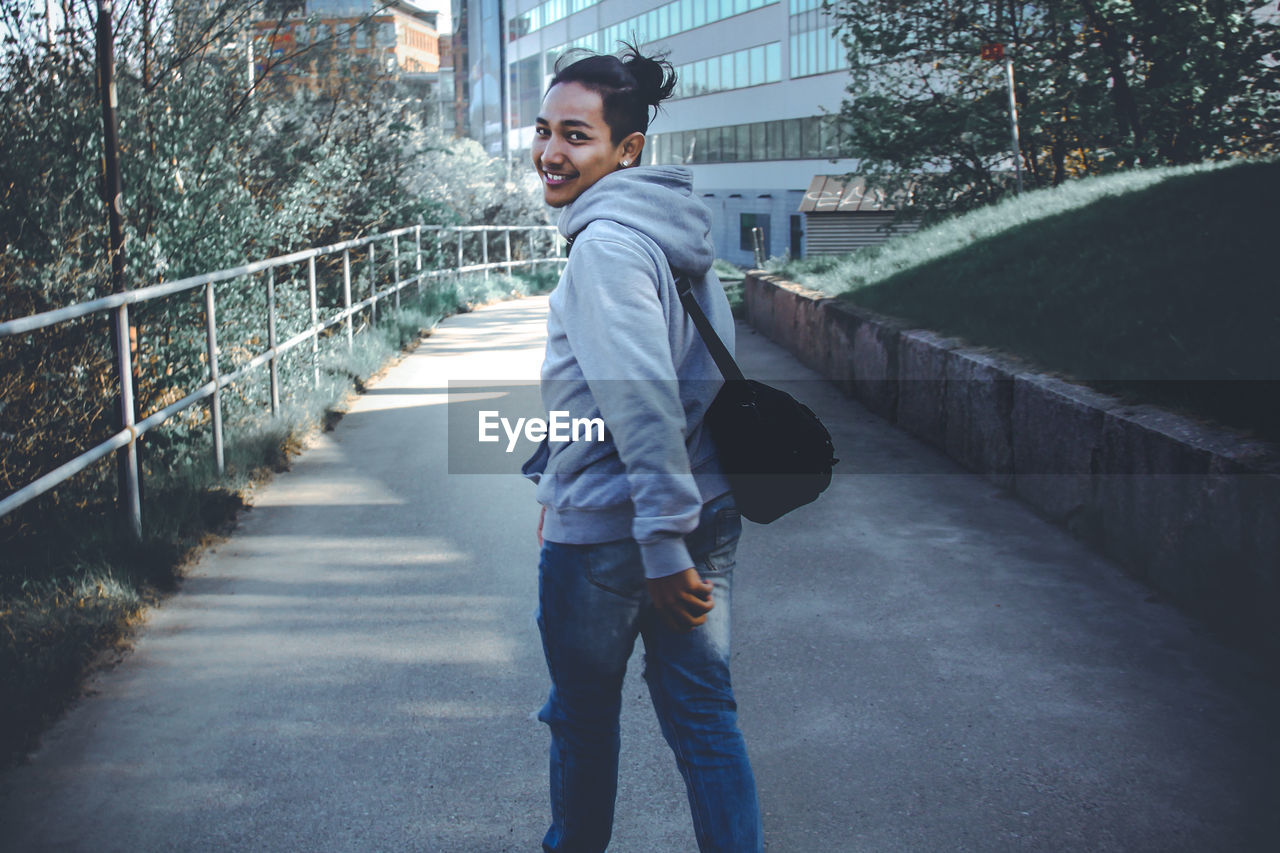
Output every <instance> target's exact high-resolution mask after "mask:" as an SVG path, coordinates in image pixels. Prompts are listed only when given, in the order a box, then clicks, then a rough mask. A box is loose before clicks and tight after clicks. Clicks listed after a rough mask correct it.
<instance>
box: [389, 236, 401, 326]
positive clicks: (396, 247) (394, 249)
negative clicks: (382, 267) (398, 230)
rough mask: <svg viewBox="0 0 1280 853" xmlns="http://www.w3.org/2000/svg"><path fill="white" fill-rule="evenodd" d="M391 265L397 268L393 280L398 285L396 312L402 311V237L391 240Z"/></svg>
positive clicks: (393, 273)
mask: <svg viewBox="0 0 1280 853" xmlns="http://www.w3.org/2000/svg"><path fill="white" fill-rule="evenodd" d="M391 263H392V266H393V267H394V268H395V269H394V271H393V272H392V278H393V280H394V281H395V285H396V312H397V313H399V311H400V235H399V234H397V235H395V236H394V237H392V238H391Z"/></svg>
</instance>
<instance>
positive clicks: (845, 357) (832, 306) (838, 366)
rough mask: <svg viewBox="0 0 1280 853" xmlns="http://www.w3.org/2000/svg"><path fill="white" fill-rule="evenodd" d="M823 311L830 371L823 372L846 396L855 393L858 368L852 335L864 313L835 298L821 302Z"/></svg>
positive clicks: (859, 324)
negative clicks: (828, 343) (828, 347)
mask: <svg viewBox="0 0 1280 853" xmlns="http://www.w3.org/2000/svg"><path fill="white" fill-rule="evenodd" d="M822 313H823V316H824V318H825V323H824V327H825V329H826V332H827V335H828V337H829V340H830V352H829V359H830V363H829V365H828V367H827V369H828V371H829V372H828V373H826V374H825V375H826V376H827V378H828V379H830V380H831V381H833V382H835V383H836V385H837V386H838V387H839V388H840V390H841V391H842V392H844V395H845V396H846V397H854V396H855V394H854V380H855V378H856V377H857V373H858V371H857V359H856V358H855V357H854V351H853V339H854V336H855V334H856V333H857V330H858V327H859V326H861V325H862V323H863V316H862V315H861V314H859V313H858V312H856V311H854V310H853V309H852V308H851V307H850V306H849V305H848V304H847V303H845V302H841V301H840V300H837V299H831V300H828V301H827V302H825V303H823V306H822Z"/></svg>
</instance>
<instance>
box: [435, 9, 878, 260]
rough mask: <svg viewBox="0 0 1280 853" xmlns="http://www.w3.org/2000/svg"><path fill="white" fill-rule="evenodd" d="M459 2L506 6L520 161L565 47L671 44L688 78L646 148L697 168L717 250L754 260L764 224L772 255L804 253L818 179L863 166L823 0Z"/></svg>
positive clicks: (509, 92)
mask: <svg viewBox="0 0 1280 853" xmlns="http://www.w3.org/2000/svg"><path fill="white" fill-rule="evenodd" d="M458 5H459V6H461V5H466V6H468V7H471V6H473V5H474V6H476V7H479V6H482V5H483V6H485V7H489V10H490V13H492V6H494V5H497V6H500V7H501V17H502V20H503V21H505V30H506V32H507V34H508V37H507V40H506V43H505V44H504V45H503V51H502V52H503V54H504V56H503V60H502V61H503V63H504V65H505V69H506V75H505V78H506V79H505V80H503V81H502V82H503V83H504V84H505V85H504V86H502V87H501V89H502V98H503V100H504V101H505V103H504V104H503V106H502V114H504V115H505V116H506V119H507V120H506V135H505V137H506V138H505V139H503V140H501V141H502V142H503V143H505V150H506V151H507V153H509V155H510V156H512V157H513V158H515V159H517V160H518V161H522V162H526V161H528V158H529V149H530V145H531V142H532V138H533V123H534V119H535V117H536V116H537V113H538V108H539V106H540V104H541V100H542V94H543V92H544V91H545V89H546V85H547V83H548V81H549V80H550V79H551V76H552V75H553V74H554V73H555V63H556V60H557V59H559V58H560V56H562V55H563V54H564V53H565V52H566V51H568V50H570V49H572V48H586V49H588V50H591V51H594V52H599V53H616V52H617V51H618V50H620V49H621V44H620V42H621V41H623V40H626V41H628V42H638V43H639V44H640V45H641V46H642V48H643V49H644V52H646V53H653V52H655V51H667V52H668V53H669V56H668V58H669V60H670V61H671V63H672V64H673V65H674V66H675V67H676V70H677V74H678V77H679V85H678V88H677V91H676V94H675V97H673V98H672V99H671V100H669V101H667V102H666V103H665V104H664V109H663V110H662V111H661V112H659V114H658V117H657V119H655V120H654V122H653V124H652V125H651V126H650V128H649V134H648V140H647V144H646V150H645V155H644V161H645V162H646V163H650V164H684V165H687V166H688V167H689V168H690V169H691V170H692V171H693V176H694V189H695V191H696V192H697V193H698V194H699V195H700V196H701V197H702V198H703V200H704V201H705V202H706V203H707V205H708V206H709V207H710V208H711V210H712V215H713V229H714V230H713V236H714V239H715V243H716V248H717V250H718V254H719V256H720V257H722V258H724V259H726V260H728V261H731V262H734V263H738V264H743V265H747V264H750V263H751V260H752V251H751V245H752V244H751V228H753V227H760V228H763V229H764V232H765V239H766V253H767V254H768V255H771V256H772V255H783V254H788V253H789V254H791V255H792V256H793V257H794V256H801V255H803V254H804V239H805V236H804V227H805V226H804V219H803V216H802V215H801V213H800V203H801V201H802V200H803V198H804V195H805V191H806V189H807V188H808V186H809V184H810V181H811V179H812V178H813V176H814V175H815V174H841V173H845V172H852V171H853V169H854V166H855V162H854V161H853V160H852V159H848V158H847V157H841V154H843V153H845V152H846V151H847V146H846V145H845V144H844V143H843V142H842V139H841V138H840V135H839V133H838V123H837V122H836V121H835V120H834V114H835V113H837V112H838V111H839V108H840V103H841V101H842V99H843V98H844V97H845V96H846V93H845V86H846V85H847V83H848V80H849V77H848V72H847V64H846V58H845V50H844V48H843V46H842V45H841V44H840V42H839V40H838V39H837V38H835V37H834V35H833V33H832V22H831V20H830V19H829V18H828V17H827V16H825V15H824V14H823V13H822V11H821V5H822V4H821V0H505V2H503V0H465V3H464V2H459V3H458ZM469 11H472V10H471V9H470V8H469ZM474 11H475V12H479V9H478V8H477V9H475V10H474ZM457 15H458V11H457V10H455V20H456V18H457ZM478 17H479V15H478V14H476V15H473V19H474V18H478ZM486 91H487V90H486ZM474 96H475V95H474V92H473V94H472V97H473V98H474ZM475 106H476V105H474V104H473V105H472V108H473V109H474V108H475ZM487 106H489V105H486V107H487ZM824 116H826V118H824ZM490 147H493V146H492V145H491V146H490Z"/></svg>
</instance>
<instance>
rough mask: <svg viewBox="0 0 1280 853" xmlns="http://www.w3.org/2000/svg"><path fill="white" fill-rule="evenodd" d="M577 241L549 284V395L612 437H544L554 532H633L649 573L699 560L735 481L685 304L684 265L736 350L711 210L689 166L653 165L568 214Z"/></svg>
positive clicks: (608, 538)
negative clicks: (704, 514) (694, 546)
mask: <svg viewBox="0 0 1280 853" xmlns="http://www.w3.org/2000/svg"><path fill="white" fill-rule="evenodd" d="M559 227H560V233H562V234H563V235H565V237H573V238H574V243H573V248H572V251H571V252H570V255H569V263H568V265H567V266H566V267H565V270H564V273H563V274H562V275H561V277H560V283H559V285H558V286H557V287H556V289H555V291H554V292H553V293H552V294H551V299H550V313H549V315H548V318H547V349H546V357H545V359H544V361H543V364H542V402H543V405H545V406H546V408H547V411H548V412H556V411H566V412H569V413H570V414H571V415H572V417H575V418H577V417H587V418H595V417H598V418H602V419H603V421H604V423H605V427H606V433H605V437H604V438H605V440H604V441H587V440H578V441H570V442H544V443H543V444H542V445H541V446H540V447H539V449H538V451H537V452H536V453H535V454H534V456H533V457H532V458H531V459H529V460H528V461H527V462H526V463H525V466H524V472H525V474H526V476H528V477H529V478H530V479H532V480H533V481H534V482H536V483H537V484H538V491H537V497H538V502H539V503H541V504H542V505H543V506H545V507H546V519H545V522H544V525H543V531H542V532H543V537H544V538H545V539H547V540H549V541H552V542H563V543H570V544H590V543H599V542H612V541H616V540H619V539H626V538H628V537H631V538H634V539H635V540H636V541H637V542H638V543H639V544H640V552H641V556H642V558H643V561H644V567H645V575H646V576H647V577H650V578H657V577H664V576H666V575H670V574H674V573H676V572H680V571H683V570H685V569H687V568H690V567H691V566H692V565H693V562H692V560H691V559H690V557H689V551H688V549H687V548H686V547H685V543H684V535H685V534H687V533H689V532H691V531H692V530H693V529H694V528H695V527H696V526H697V524H698V516H699V513H700V511H701V508H702V504H703V503H704V502H706V501H708V500H711V499H712V498H715V497H718V496H720V495H722V494H724V493H725V492H727V491H729V484H728V482H727V481H726V480H725V478H724V475H723V473H722V472H721V470H720V467H719V461H718V460H717V458H716V453H715V448H714V446H713V445H712V443H711V436H710V433H709V431H708V430H706V429H704V427H703V423H702V420H703V416H704V414H705V413H706V410H707V406H709V405H710V403H711V401H712V399H713V398H714V397H715V394H716V392H717V391H718V390H719V388H720V385H721V377H720V371H719V370H718V369H717V368H716V366H715V362H713V361H712V360H711V356H710V354H709V353H708V352H707V348H706V345H705V344H704V343H703V341H702V339H701V338H700V337H699V336H698V331H697V329H696V328H694V325H693V321H692V320H690V319H689V317H688V315H687V314H686V313H685V310H684V308H683V306H681V304H680V297H679V294H678V293H677V292H676V282H675V277H674V276H673V275H672V268H673V267H674V268H675V269H676V270H677V271H678V272H679V274H680V275H681V276H686V277H688V278H689V279H690V280H691V281H692V282H693V293H694V296H695V297H696V298H697V300H698V304H699V305H701V306H702V309H703V311H704V312H706V314H707V317H708V318H709V319H710V320H711V323H712V325H713V326H714V327H715V329H716V331H717V332H718V333H719V335H720V338H721V339H722V340H723V341H724V342H725V345H726V346H727V347H729V350H730V351H731V352H732V351H733V346H734V338H733V331H734V330H733V317H732V315H731V313H730V310H729V302H728V299H726V298H725V295H724V289H723V288H722V287H721V285H720V281H719V279H717V278H716V274H715V273H714V272H712V271H711V262H712V260H713V259H714V256H715V250H714V247H713V246H712V243H711V240H710V239H709V236H708V234H709V232H710V228H711V214H710V211H708V210H707V207H706V205H704V204H703V203H702V202H701V201H700V200H698V199H697V198H696V197H695V196H694V195H693V187H692V179H691V175H690V173H689V170H688V169H682V168H678V167H665V166H643V167H635V168H631V169H623V170H620V171H617V172H613V173H611V174H609V175H606V176H605V177H603V178H601V179H600V180H599V181H597V182H596V183H595V184H593V185H591V186H590V187H588V188H587V189H586V190H585V191H584V192H583V193H582V195H580V196H578V198H577V199H575V200H574V201H573V202H572V203H570V204H569V205H566V206H565V207H564V208H563V209H562V210H561V213H560V222H559Z"/></svg>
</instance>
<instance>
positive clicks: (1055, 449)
mask: <svg viewBox="0 0 1280 853" xmlns="http://www.w3.org/2000/svg"><path fill="white" fill-rule="evenodd" d="M1117 405H1118V403H1116V401H1115V400H1114V399H1112V398H1111V397H1108V396H1106V395H1105V394H1099V393H1098V392H1096V391H1093V390H1092V389H1090V388H1086V387H1084V386H1082V385H1075V384H1072V383H1070V382H1064V381H1063V380H1061V379H1056V378H1054V377H1050V376H1043V375H1040V374H1034V373H1020V374H1018V375H1016V376H1014V378H1013V412H1012V418H1013V431H1012V435H1013V471H1014V478H1013V488H1014V492H1015V493H1016V494H1017V495H1018V497H1020V498H1022V499H1023V500H1025V501H1026V502H1027V503H1029V504H1031V505H1032V506H1034V507H1035V508H1036V509H1038V510H1039V511H1040V512H1042V513H1044V515H1046V516H1047V517H1049V518H1051V519H1053V520H1054V521H1057V522H1061V523H1063V524H1065V525H1066V526H1067V527H1068V529H1069V530H1071V532H1072V533H1073V534H1075V535H1077V536H1079V537H1080V538H1082V539H1085V540H1088V541H1096V540H1097V538H1098V533H1099V531H1098V527H1099V524H1100V520H1099V519H1098V513H1097V509H1096V507H1095V506H1094V500H1093V477H1094V473H1095V470H1096V468H1097V465H1098V456H1099V454H1100V453H1101V452H1102V422H1103V414H1104V413H1105V412H1107V411H1109V410H1110V409H1113V408H1115V407H1116V406H1117Z"/></svg>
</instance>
